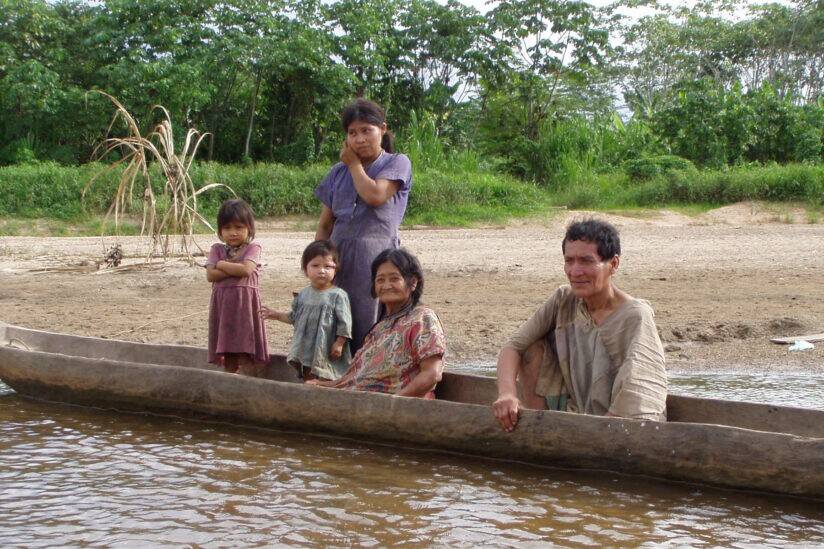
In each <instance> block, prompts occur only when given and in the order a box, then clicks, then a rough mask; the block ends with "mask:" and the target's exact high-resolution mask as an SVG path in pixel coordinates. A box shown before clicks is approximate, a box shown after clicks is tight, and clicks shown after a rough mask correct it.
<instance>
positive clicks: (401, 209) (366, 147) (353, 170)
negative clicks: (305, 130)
mask: <svg viewBox="0 0 824 549" xmlns="http://www.w3.org/2000/svg"><path fill="white" fill-rule="evenodd" d="M341 119H342V120H341V122H342V125H343V130H344V131H345V132H346V139H345V141H344V142H343V146H342V147H341V151H340V160H341V161H340V162H339V163H337V164H335V166H333V167H332V170H331V171H330V172H329V174H328V175H327V176H326V178H324V180H323V181H322V182H321V183H320V185H319V186H318V188H317V189H316V190H315V196H317V197H318V199H319V200H320V201H321V202H322V203H323V209H322V211H321V214H320V221H319V222H318V229H317V232H316V234H315V240H331V241H332V242H333V243H334V244H335V246H336V247H337V248H338V251H339V252H340V259H341V265H340V269H339V270H338V272H337V275H336V276H335V284H336V285H337V286H338V287H340V288H343V289H344V290H346V293H347V294H349V301H350V303H351V305H352V340H351V343H350V345H351V348H352V352H353V353H354V352H355V351H356V350H357V349H359V348H360V346H361V345H362V344H363V338H364V336H365V335H366V333H367V332H368V331H369V329H370V328H371V327H372V324H374V323H375V318H376V315H377V302H376V301H375V299H374V297H373V296H372V295H371V292H372V290H371V288H370V286H369V266H370V265H371V263H372V260H374V259H375V257H376V256H377V255H378V254H379V253H380V252H381V251H382V250H385V249H387V248H397V247H398V246H400V240H399V239H398V227H399V226H400V224H401V221H403V216H404V213H405V212H406V203H407V199H408V197H409V190H410V189H411V188H412V164H411V163H410V162H409V158H407V157H406V156H405V155H402V154H393V146H392V139H393V138H392V134H391V133H390V132H389V131H388V130H387V127H386V115H385V113H384V111H383V109H382V108H381V107H380V106H378V105H377V104H376V103H373V102H371V101H367V100H365V99H358V100H357V101H355V102H354V103H352V104H350V105H349V106H347V107H346V108H345V109H344V110H343V113H342V115H341Z"/></svg>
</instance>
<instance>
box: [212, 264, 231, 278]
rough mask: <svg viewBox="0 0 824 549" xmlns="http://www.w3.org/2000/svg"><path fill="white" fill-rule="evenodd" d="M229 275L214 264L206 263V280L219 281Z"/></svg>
mask: <svg viewBox="0 0 824 549" xmlns="http://www.w3.org/2000/svg"><path fill="white" fill-rule="evenodd" d="M229 276H230V275H228V274H226V273H225V272H223V271H221V270H220V269H218V268H217V267H216V266H214V265H206V280H208V281H209V282H220V281H221V280H223V279H224V278H229Z"/></svg>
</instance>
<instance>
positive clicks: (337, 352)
mask: <svg viewBox="0 0 824 549" xmlns="http://www.w3.org/2000/svg"><path fill="white" fill-rule="evenodd" d="M344 345H346V338H345V337H343V336H338V337H337V338H336V339H335V342H334V343H332V348H331V349H329V358H331V359H332V360H337V359H339V358H340V357H341V355H342V354H343V346H344Z"/></svg>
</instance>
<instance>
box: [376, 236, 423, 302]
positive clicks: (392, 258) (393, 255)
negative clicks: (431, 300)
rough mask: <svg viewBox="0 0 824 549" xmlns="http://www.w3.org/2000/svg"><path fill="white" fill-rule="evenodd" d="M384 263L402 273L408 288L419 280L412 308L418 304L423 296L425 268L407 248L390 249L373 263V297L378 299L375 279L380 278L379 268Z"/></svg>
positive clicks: (383, 252)
mask: <svg viewBox="0 0 824 549" xmlns="http://www.w3.org/2000/svg"><path fill="white" fill-rule="evenodd" d="M384 263H391V264H392V265H394V266H395V267H397V268H398V270H399V271H400V273H401V276H402V277H403V279H404V280H405V281H406V284H407V285H408V286H410V287H411V286H412V282H413V281H414V280H417V284H416V285H415V289H414V290H412V306H413V307H414V306H415V305H417V304H418V301H420V299H421V295H422V294H423V268H421V263H420V261H418V258H417V257H415V256H414V255H412V254H411V253H409V252H408V251H407V250H406V249H405V248H388V249H386V250H384V251H382V252H381V253H379V254H378V257H376V258H375V260H374V261H373V262H372V297H378V296H377V294H376V293H375V278H377V276H378V267H380V266H381V265H383V264H384Z"/></svg>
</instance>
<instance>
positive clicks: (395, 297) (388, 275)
mask: <svg viewBox="0 0 824 549" xmlns="http://www.w3.org/2000/svg"><path fill="white" fill-rule="evenodd" d="M416 285H417V283H416V282H415V281H414V279H413V281H412V284H407V282H406V279H405V278H404V277H403V275H402V274H401V272H400V270H399V269H398V268H397V267H396V266H395V264H394V263H392V262H390V261H387V262H385V263H382V264H381V265H380V266H379V267H378V270H377V272H376V273H375V295H377V296H378V300H379V301H380V302H381V303H383V305H384V306H386V309H387V311H389V312H393V311H397V310H398V309H399V308H400V307H401V306H403V305H404V304H405V303H406V302H407V301H409V299H410V298H411V297H412V290H414V289H415V286H416Z"/></svg>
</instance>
